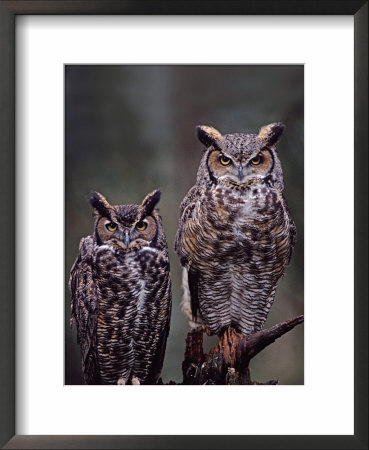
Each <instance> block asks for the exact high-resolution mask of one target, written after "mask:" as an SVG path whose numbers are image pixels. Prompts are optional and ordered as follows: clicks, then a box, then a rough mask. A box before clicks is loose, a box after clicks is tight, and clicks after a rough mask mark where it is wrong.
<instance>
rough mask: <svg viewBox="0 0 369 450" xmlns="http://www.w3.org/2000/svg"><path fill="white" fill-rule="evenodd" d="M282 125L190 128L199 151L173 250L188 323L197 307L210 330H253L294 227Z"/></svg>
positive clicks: (283, 263) (283, 261)
mask: <svg viewBox="0 0 369 450" xmlns="http://www.w3.org/2000/svg"><path fill="white" fill-rule="evenodd" d="M283 129H284V125H283V124H281V123H273V124H270V125H267V126H265V127H263V128H262V129H261V130H260V132H259V133H258V134H243V133H237V134H225V135H222V134H221V133H220V132H219V131H217V130H216V129H214V128H212V127H208V126H199V127H197V135H198V138H199V139H200V141H201V142H202V143H203V144H204V146H205V149H204V152H203V155H202V159H201V162H200V167H199V169H198V173H197V181H196V184H195V185H194V186H193V187H192V188H191V189H190V191H189V192H188V193H187V195H186V197H185V198H184V200H183V202H182V204H181V207H180V219H179V229H178V231H177V235H176V242H175V250H176V252H177V254H178V256H179V257H180V260H181V263H182V265H183V267H184V276H183V279H184V292H185V295H184V298H183V302H182V307H183V310H184V311H185V312H187V313H188V315H189V316H192V317H189V319H190V321H191V320H192V321H193V322H194V323H195V324H196V323H199V321H198V320H197V314H198V312H199V313H200V317H201V319H202V322H203V323H204V324H205V325H207V326H208V329H210V332H211V333H213V334H221V333H222V331H223V330H224V329H225V328H226V327H229V326H232V327H233V328H235V329H236V330H237V331H239V332H240V333H242V334H245V335H247V334H251V333H254V332H256V331H258V330H259V329H260V328H261V327H262V325H263V323H264V322H265V320H266V318H267V315H268V312H269V309H270V307H271V305H272V303H273V300H274V296H275V291H276V287H277V282H278V279H279V278H280V277H281V276H282V274H283V272H284V270H285V267H286V265H287V264H288V263H289V261H290V258H291V253H292V250H293V247H294V244H295V236H296V228H295V225H294V223H293V221H292V218H291V216H290V213H289V210H288V207H287V203H286V201H285V199H284V197H283V189H284V185H283V174H282V168H281V163H280V161H279V158H278V155H277V151H276V147H275V145H276V143H277V141H278V139H279V137H280V136H281V134H282V132H283ZM186 293H187V294H188V295H186ZM192 324H193V323H192Z"/></svg>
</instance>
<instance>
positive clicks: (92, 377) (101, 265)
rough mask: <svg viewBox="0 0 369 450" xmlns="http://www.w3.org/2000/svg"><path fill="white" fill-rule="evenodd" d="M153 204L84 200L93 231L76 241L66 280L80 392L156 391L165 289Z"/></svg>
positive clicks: (153, 199) (167, 310) (163, 249)
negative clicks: (102, 388) (99, 387)
mask: <svg viewBox="0 0 369 450" xmlns="http://www.w3.org/2000/svg"><path fill="white" fill-rule="evenodd" d="M159 199H160V191H158V190H156V191H154V192H152V193H151V194H148V195H147V196H146V197H145V198H144V200H143V201H142V203H141V204H140V205H115V206H113V205H110V204H109V203H108V201H107V200H106V199H105V198H104V197H103V196H102V195H101V194H99V193H97V192H93V193H92V195H91V198H90V204H91V205H92V207H93V208H94V215H95V225H94V231H93V234H92V235H91V236H88V237H86V238H82V240H81V242H80V246H79V254H78V257H77V259H76V261H75V263H74V265H73V267H72V270H71V275H70V290H71V293H72V299H71V324H74V323H75V324H76V325H77V338H78V343H79V345H80V347H81V352H82V369H83V375H84V380H85V383H86V384H156V383H157V381H158V378H159V376H160V373H161V369H162V366H163V359H164V353H165V347H166V342H167V336H168V332H169V320H170V314H171V281H170V274H169V260H168V250H167V241H166V238H165V235H164V232H163V228H162V225H161V220H160V216H159V214H158V212H157V210H156V209H155V206H156V204H157V203H158V201H159Z"/></svg>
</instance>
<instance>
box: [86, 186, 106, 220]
mask: <svg viewBox="0 0 369 450" xmlns="http://www.w3.org/2000/svg"><path fill="white" fill-rule="evenodd" d="M88 201H89V202H90V205H91V206H92V207H93V208H94V209H95V210H96V211H97V212H98V213H99V214H100V215H101V216H103V217H107V218H108V219H109V218H110V209H111V205H110V203H109V202H108V201H107V200H106V198H105V197H104V196H103V195H101V194H100V193H99V192H95V191H91V196H90V198H89V199H88Z"/></svg>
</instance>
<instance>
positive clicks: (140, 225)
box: [136, 220, 147, 231]
mask: <svg viewBox="0 0 369 450" xmlns="http://www.w3.org/2000/svg"><path fill="white" fill-rule="evenodd" d="M146 228H147V223H146V222H144V221H143V220H140V221H139V222H137V223H136V230H138V231H144V230H146Z"/></svg>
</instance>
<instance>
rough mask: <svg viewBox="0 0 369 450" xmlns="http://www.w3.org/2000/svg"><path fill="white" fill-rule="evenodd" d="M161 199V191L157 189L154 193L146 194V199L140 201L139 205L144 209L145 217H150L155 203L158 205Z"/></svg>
mask: <svg viewBox="0 0 369 450" xmlns="http://www.w3.org/2000/svg"><path fill="white" fill-rule="evenodd" d="M160 197H161V191H160V190H159V189H156V190H155V191H152V192H151V193H150V194H147V195H146V197H145V198H144V199H143V200H142V203H141V205H142V206H143V208H144V211H145V215H146V216H148V215H150V214H151V213H152V212H153V210H154V208H155V206H156V205H157V203H159V200H160Z"/></svg>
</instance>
